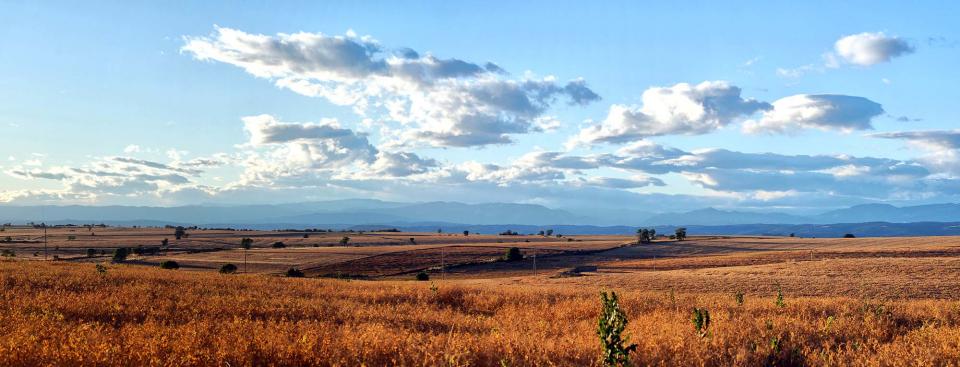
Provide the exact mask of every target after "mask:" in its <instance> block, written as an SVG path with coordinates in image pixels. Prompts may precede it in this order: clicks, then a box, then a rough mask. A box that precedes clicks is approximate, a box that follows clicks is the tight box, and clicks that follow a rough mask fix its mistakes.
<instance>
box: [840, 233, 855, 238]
mask: <svg viewBox="0 0 960 367" xmlns="http://www.w3.org/2000/svg"><path fill="white" fill-rule="evenodd" d="M843 238H857V236H854V235H853V233H847V234H845V235H843Z"/></svg>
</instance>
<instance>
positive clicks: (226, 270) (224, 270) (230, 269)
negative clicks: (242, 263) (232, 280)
mask: <svg viewBox="0 0 960 367" xmlns="http://www.w3.org/2000/svg"><path fill="white" fill-rule="evenodd" d="M236 272H237V266H236V265H233V264H223V266H221V267H220V274H233V273H236Z"/></svg>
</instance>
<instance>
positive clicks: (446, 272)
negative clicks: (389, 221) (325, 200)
mask: <svg viewBox="0 0 960 367" xmlns="http://www.w3.org/2000/svg"><path fill="white" fill-rule="evenodd" d="M187 233H188V236H185V237H184V238H183V239H181V240H176V239H175V238H174V236H173V231H172V229H168V228H110V227H105V228H82V227H80V228H48V229H47V235H46V252H45V253H46V256H44V240H43V237H44V236H43V231H42V229H40V228H13V227H8V228H5V230H4V232H3V233H2V234H0V239H3V240H4V242H3V243H0V247H2V248H3V249H5V250H9V251H12V252H13V254H14V256H9V252H8V256H7V257H6V258H5V260H4V261H2V262H0V290H2V298H0V311H3V312H2V315H0V325H2V328H0V365H24V364H29V365H230V366H238V365H265V364H269V365H338V366H353V365H368V366H374V365H411V366H421V365H454V366H468V365H469V366H489V365H509V366H525V365H596V364H598V363H599V361H598V355H599V352H600V344H599V340H598V339H597V336H596V318H597V315H598V313H599V301H598V299H599V298H598V295H599V292H600V291H616V292H618V293H619V295H620V297H621V307H622V308H623V310H624V312H625V314H626V316H627V317H628V319H629V320H630V323H629V324H628V327H627V329H626V334H627V335H628V336H629V338H630V339H629V342H632V343H636V344H637V346H638V347H637V349H636V351H635V352H634V353H632V354H631V363H632V364H634V365H706V366H727V365H745V366H755V365H757V366H758V365H836V366H874V365H876V366H886V365H891V366H892V365H904V366H906V365H910V366H918V365H920V366H951V365H952V366H956V365H958V364H960V296H958V295H960V238H957V237H913V238H790V237H720V236H710V237H690V238H688V239H687V240H684V241H675V240H669V239H666V238H659V239H657V240H656V241H654V242H653V243H649V244H636V243H635V238H633V237H631V236H563V237H557V236H550V237H548V236H540V235H489V234H483V235H477V234H470V235H467V236H465V235H463V234H462V233H456V234H446V233H397V232H365V233H358V232H352V233H351V232H303V231H234V230H199V229H196V230H188V231H187ZM7 236H9V237H10V239H9V241H7V240H6V239H5V237H7ZM344 237H348V239H346V240H345V239H344ZM243 238H251V239H253V240H254V243H253V245H252V248H251V249H250V250H245V249H243V248H242V247H241V246H240V243H241V240H242V239H243ZM163 239H167V241H168V242H167V245H166V246H161V243H162V241H163ZM277 242H283V246H282V247H279V246H276V245H274V244H275V243H277ZM119 247H124V248H131V249H134V250H135V251H132V252H131V254H130V255H129V257H127V259H126V260H124V261H122V262H111V260H112V254H113V253H114V251H115V249H116V248H119ZM511 247H517V248H518V249H520V251H521V254H522V256H523V258H522V259H519V260H514V261H506V260H504V259H503V257H504V254H505V253H506V252H507V250H508V249H509V248H511ZM148 248H156V249H155V250H148ZM89 249H93V251H92V252H90V253H88V252H89ZM45 257H46V258H47V259H48V261H42V260H43V259H44V258H45ZM54 258H56V260H54ZM244 258H246V264H247V265H246V266H244V265H243V264H244ZM168 260H173V261H176V262H177V263H178V264H179V265H180V269H179V270H163V269H161V268H160V266H159V264H160V263H161V262H164V261H168ZM227 263H231V264H235V265H237V266H238V267H239V273H240V274H218V273H217V270H218V269H219V268H220V267H221V266H222V265H223V264H227ZM289 268H297V269H301V270H302V271H303V272H304V273H305V276H306V278H289V277H285V276H284V273H285V271H286V270H287V269H289ZM420 273H425V274H427V275H428V277H429V280H428V281H416V280H415V277H416V275H417V274H420ZM694 307H697V308H705V309H707V310H709V312H710V314H711V316H712V323H711V324H710V326H709V327H708V329H707V332H706V333H705V334H702V335H701V334H700V333H698V332H697V331H695V329H694V326H693V324H692V323H691V316H690V312H691V309H692V308H694Z"/></svg>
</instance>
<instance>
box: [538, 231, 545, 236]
mask: <svg viewBox="0 0 960 367" xmlns="http://www.w3.org/2000/svg"><path fill="white" fill-rule="evenodd" d="M544 235H545V234H544V232H543V231H540V232H537V236H544Z"/></svg>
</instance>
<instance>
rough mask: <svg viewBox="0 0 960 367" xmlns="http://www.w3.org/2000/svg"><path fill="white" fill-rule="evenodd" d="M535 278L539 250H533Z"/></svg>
mask: <svg viewBox="0 0 960 367" xmlns="http://www.w3.org/2000/svg"><path fill="white" fill-rule="evenodd" d="M533 276H537V250H533Z"/></svg>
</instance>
